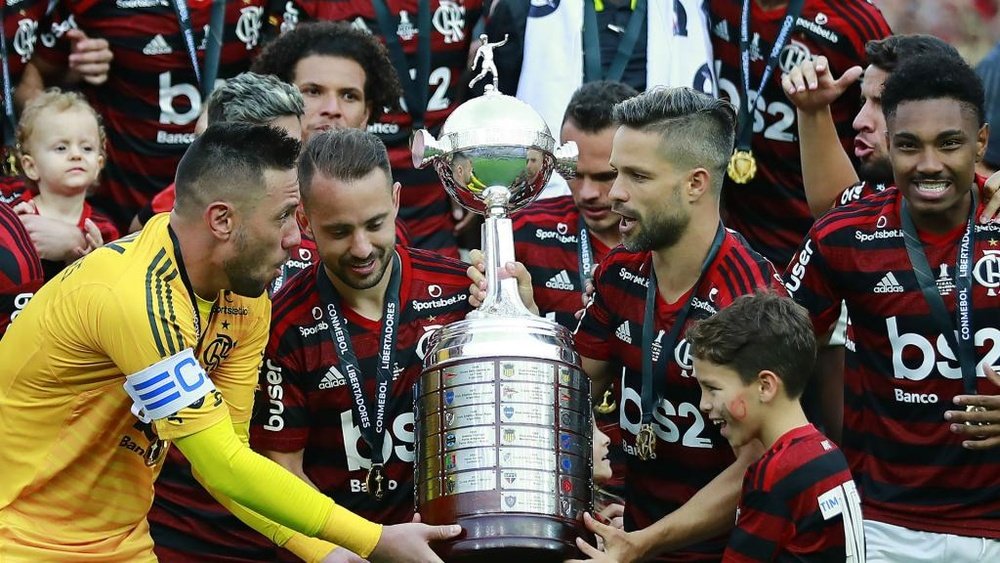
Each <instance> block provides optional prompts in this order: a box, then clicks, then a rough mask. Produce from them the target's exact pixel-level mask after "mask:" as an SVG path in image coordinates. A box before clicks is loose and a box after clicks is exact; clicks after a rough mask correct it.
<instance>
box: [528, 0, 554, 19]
mask: <svg viewBox="0 0 1000 563" xmlns="http://www.w3.org/2000/svg"><path fill="white" fill-rule="evenodd" d="M561 1H562V0H531V7H529V8H528V17H529V18H544V17H545V16H547V15H549V14H551V13H552V12H554V11H556V10H558V9H559V2H561Z"/></svg>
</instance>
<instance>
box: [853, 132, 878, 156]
mask: <svg viewBox="0 0 1000 563" xmlns="http://www.w3.org/2000/svg"><path fill="white" fill-rule="evenodd" d="M874 152H875V147H873V146H872V145H870V144H868V143H867V142H865V141H864V140H862V139H861V137H855V138H854V156H856V157H857V158H859V159H862V160H863V159H865V158H868V157H869V156H871V155H872V154H873V153H874Z"/></svg>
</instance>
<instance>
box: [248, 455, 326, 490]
mask: <svg viewBox="0 0 1000 563" xmlns="http://www.w3.org/2000/svg"><path fill="white" fill-rule="evenodd" d="M260 454H261V455H263V456H264V457H266V458H268V459H270V460H271V461H273V462H274V463H277V464H278V465H280V466H282V467H284V468H285V469H286V470H287V471H288V472H289V473H291V474H292V475H295V476H296V477H298V478H299V479H302V480H303V481H305V482H306V483H308V484H309V486H310V487H312V488H314V489H316V490H317V491H318V490H319V487H317V486H316V484H315V483H313V482H312V481H311V480H310V479H309V477H308V476H307V475H306V472H305V469H303V468H302V459H303V457H304V455H305V450H298V451H295V452H276V451H272V450H261V452H260Z"/></svg>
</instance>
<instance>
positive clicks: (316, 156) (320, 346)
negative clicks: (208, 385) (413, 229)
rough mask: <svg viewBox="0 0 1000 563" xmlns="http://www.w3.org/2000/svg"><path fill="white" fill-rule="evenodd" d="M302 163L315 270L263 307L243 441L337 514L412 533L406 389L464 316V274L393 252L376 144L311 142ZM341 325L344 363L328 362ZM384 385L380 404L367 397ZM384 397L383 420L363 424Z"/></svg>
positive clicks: (394, 189)
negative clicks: (326, 499) (338, 509)
mask: <svg viewBox="0 0 1000 563" xmlns="http://www.w3.org/2000/svg"><path fill="white" fill-rule="evenodd" d="M300 162H301V164H300V168H299V177H300V181H301V186H302V195H303V206H304V207H305V212H306V213H305V217H306V224H307V230H308V231H309V232H311V233H312V234H313V235H314V237H315V240H316V244H317V249H318V253H319V258H320V262H319V263H318V264H316V265H314V266H313V267H310V268H308V269H306V270H305V271H304V272H303V273H302V274H300V275H298V276H296V277H295V278H294V279H293V280H292V281H290V282H289V283H288V285H287V286H286V287H285V288H283V290H282V291H281V292H279V293H278V294H277V295H276V296H275V297H274V311H273V314H272V334H271V338H270V341H269V343H268V346H267V349H266V351H265V354H264V366H263V368H262V369H261V375H260V386H261V389H262V391H263V392H264V395H265V396H266V398H265V399H263V400H262V401H261V405H260V408H259V411H258V412H259V414H258V416H257V418H256V421H255V423H254V425H253V433H252V444H253V447H254V448H255V449H258V450H260V451H262V452H264V454H265V455H267V456H268V457H270V458H272V459H274V460H275V461H277V462H278V463H280V464H281V465H283V466H284V467H285V468H287V469H288V470H289V471H291V472H292V473H294V474H296V475H299V476H300V477H301V478H302V479H304V480H305V481H306V482H308V483H310V484H312V485H314V486H315V487H316V488H317V489H318V490H320V491H321V492H323V493H324V494H327V495H329V496H330V497H331V498H333V499H334V500H336V501H337V503H338V504H340V505H341V506H344V507H346V508H349V509H350V510H352V511H354V512H357V513H358V514H360V515H362V516H365V517H367V518H369V519H371V520H373V521H376V522H381V523H385V524H393V523H399V522H409V521H410V520H411V519H412V517H413V506H414V501H413V491H414V488H415V483H414V482H413V462H414V457H415V446H414V439H413V432H414V420H413V393H412V390H413V385H414V384H415V383H416V381H417V379H418V377H419V376H420V371H421V368H422V360H423V358H424V354H425V353H426V352H427V342H428V337H429V336H430V335H431V333H432V332H433V331H434V330H436V329H437V328H438V327H440V326H442V325H444V324H447V323H449V322H452V321H457V320H461V319H463V318H465V315H466V313H468V312H469V310H470V307H469V304H468V294H467V290H468V279H467V278H466V276H465V270H466V265H465V264H463V263H462V262H459V261H457V260H453V259H450V258H447V257H443V256H440V255H438V254H435V253H430V252H427V251H422V250H417V249H412V248H407V247H404V246H401V245H398V244H396V241H395V228H394V224H395V216H396V210H397V206H398V205H399V190H400V186H399V183H398V182H397V183H395V184H394V183H393V182H392V175H391V171H390V168H389V156H388V153H387V152H386V149H385V147H384V146H383V145H382V142H381V141H380V140H379V139H378V137H376V136H375V135H373V134H371V133H366V132H361V131H355V130H349V129H343V130H338V131H332V132H328V133H321V134H319V135H316V136H315V137H313V139H311V140H310V142H309V144H308V145H307V147H306V149H305V151H304V152H303V154H302V157H301V161H300ZM329 307H333V308H334V310H335V311H336V313H337V316H336V317H334V318H331V317H330V314H329ZM387 327H388V328H391V329H392V330H391V332H388V333H387V332H385V330H386V328H387ZM338 328H339V329H342V330H343V331H344V333H345V334H346V338H345V343H346V342H349V343H350V346H349V349H350V350H351V351H352V352H353V355H354V356H355V357H354V358H351V357H350V355H349V354H343V353H338V347H339V345H338V342H339V340H338V337H337V334H338V332H337V330H338ZM385 339H388V340H385ZM383 343H385V345H383ZM390 360H391V361H390ZM383 362H384V364H383ZM381 365H384V366H390V367H389V368H388V369H386V368H383V367H379V366H381ZM384 382H388V390H387V391H386V394H385V395H384V397H383V396H381V395H379V393H377V392H376V390H377V389H379V388H381V386H382V384H383V383H384ZM354 389H357V390H358V392H360V393H361V394H362V395H363V397H364V399H362V400H363V402H364V404H365V405H366V407H365V409H364V410H361V409H360V408H359V405H358V404H357V403H356V402H355V401H356V400H357V397H356V395H355V394H354V391H353V390H354ZM382 400H384V401H385V403H384V404H385V410H384V415H383V419H382V420H381V421H376V420H373V419H375V418H377V416H378V415H377V414H376V413H378V412H379V410H380V409H379V408H378V407H377V405H379V404H380V401H382ZM363 413H367V416H365V414H363ZM366 422H368V423H369V424H368V425H366ZM383 425H384V431H383V432H382V433H381V435H378V434H376V433H375V432H376V430H375V428H380V427H382V426H383ZM375 451H377V452H378V455H373V452H375ZM376 476H377V477H378V478H381V479H382V481H381V482H379V481H378V480H377V479H376ZM369 487H370V488H369Z"/></svg>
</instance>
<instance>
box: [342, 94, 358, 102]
mask: <svg viewBox="0 0 1000 563" xmlns="http://www.w3.org/2000/svg"><path fill="white" fill-rule="evenodd" d="M344 99H345V100H348V101H351V102H357V101H359V100H360V99H361V97H360V96H358V95H357V94H355V93H354V92H347V93H345V94H344Z"/></svg>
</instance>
